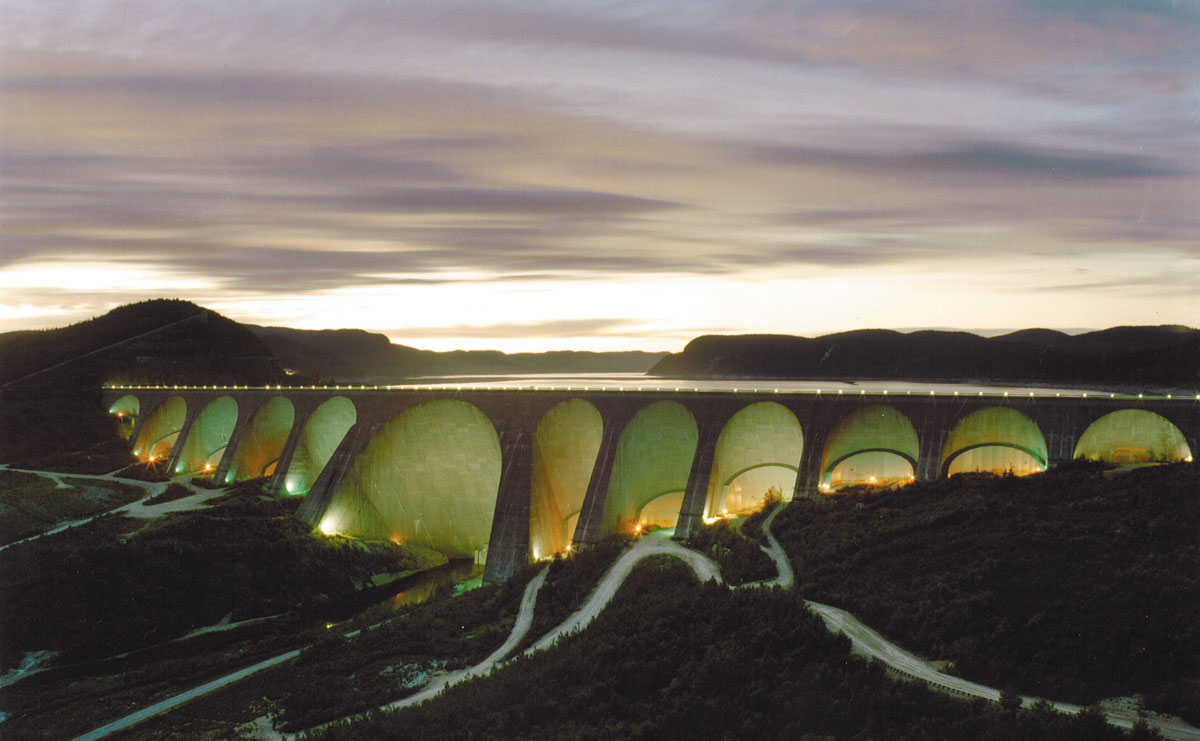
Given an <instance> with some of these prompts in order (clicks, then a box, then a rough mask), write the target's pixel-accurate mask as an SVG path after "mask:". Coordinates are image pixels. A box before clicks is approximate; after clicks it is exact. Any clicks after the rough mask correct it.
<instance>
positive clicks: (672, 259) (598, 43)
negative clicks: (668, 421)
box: [0, 0, 1200, 351]
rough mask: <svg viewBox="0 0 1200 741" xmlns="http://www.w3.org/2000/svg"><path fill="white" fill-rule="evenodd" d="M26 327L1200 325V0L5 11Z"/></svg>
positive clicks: (6, 197)
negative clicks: (194, 310)
mask: <svg viewBox="0 0 1200 741" xmlns="http://www.w3.org/2000/svg"><path fill="white" fill-rule="evenodd" d="M0 17H3V18H4V22H3V23H0V331H9V330H16V329H30V328H39V327H49V326H61V325H64V324H68V323H71V322H74V321H79V320H82V319H86V318H89V317H91V316H96V315H99V314H102V313H104V312H105V311H107V310H109V309H111V308H113V307H115V306H117V305H120V304H123V303H129V302H131V301H138V300H142V299H146V298H154V297H160V296H167V297H178V298H185V299H188V300H191V301H194V302H196V303H198V304H201V305H203V306H206V307H209V308H212V309H214V310H216V311H219V312H221V313H222V314H225V315H226V316H229V317H230V318H233V319H236V320H238V321H243V322H250V323H257V324H268V325H285V326H292V327H298V328H311V329H316V328H328V327H360V328H363V329H368V330H373V331H380V332H384V333H385V334H387V335H388V336H389V337H391V338H392V339H393V341H396V342H401V343H404V344H408V345H413V346H416V347H422V348H429V349H436V350H449V349H483V348H487V349H499V350H506V351H527V350H548V349H579V350H589V349H590V350H623V349H645V350H678V349H680V348H681V347H682V346H683V344H684V343H685V342H686V341H687V340H689V339H691V338H693V337H695V336H697V335H700V334H706V333H746V332H775V333H786V334H798V335H809V336H812V335H816V334H823V333H826V332H834V331H842V330H848V329H858V328H870V327H884V328H901V329H907V328H917V327H953V328H962V329H967V330H982V331H984V332H988V331H993V330H997V329H1016V328H1022V327H1052V328H1062V329H1078V328H1102V327H1108V326H1115V325H1121V324H1186V325H1190V326H1200V0H995V1H992V0H987V1H984V0H967V1H965V2H963V1H959V0H932V1H922V2H916V1H915V0H888V1H887V2H884V1H883V0H868V1H867V2H854V3H850V2H831V1H823V0H813V1H811V2H781V1H778V0H765V1H762V2H759V1H756V0H749V1H742V2H732V1H729V2H721V1H717V0H693V1H687V2H683V1H676V2H665V1H661V2H607V3H601V2H596V3H583V2H567V1H565V0H563V1H557V2H546V3H538V4H531V3H519V2H515V0H514V1H511V2H506V1H504V0H487V1H484V2H470V3H466V2H457V1H456V0H448V1H446V2H410V1H408V0H393V1H387V0H324V1H318V0H299V1H298V2H276V1H273V0H249V1H242V0H239V1H237V2H234V1H233V0H211V1H208V2H200V1H199V0H190V1H180V2H169V3H167V2H161V0H120V1H118V0H75V1H73V2H65V3H31V2H28V0H0Z"/></svg>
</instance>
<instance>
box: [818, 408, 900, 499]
mask: <svg viewBox="0 0 1200 741" xmlns="http://www.w3.org/2000/svg"><path fill="white" fill-rule="evenodd" d="M919 455H920V446H919V443H918V441H917V431H916V430H915V429H913V425H912V422H910V421H909V420H908V417H906V416H904V415H903V414H902V413H900V412H899V411H897V410H895V409H893V408H892V407H889V406H883V405H882V404H872V405H870V406H866V407H863V408H862V409H859V410H857V411H855V412H852V413H851V414H849V415H847V416H846V417H845V418H844V419H842V421H841V422H839V423H838V425H837V427H835V428H834V429H833V432H832V433H830V435H829V439H828V441H827V442H826V443H825V450H824V452H823V454H822V455H821V488H822V489H824V490H826V491H829V490H833V489H836V488H838V487H841V486H854V485H860V484H865V485H888V484H895V483H899V482H901V481H909V480H911V479H912V477H913V474H914V473H915V471H916V468H917V457H918V456H919Z"/></svg>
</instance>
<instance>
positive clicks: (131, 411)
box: [108, 394, 142, 440]
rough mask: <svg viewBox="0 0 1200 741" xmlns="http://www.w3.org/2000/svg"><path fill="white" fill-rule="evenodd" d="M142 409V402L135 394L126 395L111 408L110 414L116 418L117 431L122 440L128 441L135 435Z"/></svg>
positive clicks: (109, 409)
mask: <svg viewBox="0 0 1200 741" xmlns="http://www.w3.org/2000/svg"><path fill="white" fill-rule="evenodd" d="M141 409H142V403H141V401H139V400H138V398H137V397H136V396H134V395H133V394H125V395H124V396H122V397H121V398H120V399H117V400H116V401H114V402H113V403H112V405H111V406H109V408H108V413H109V414H110V415H112V416H113V417H116V419H117V423H118V428H117V431H118V434H120V436H121V438H122V439H124V440H128V439H129V438H130V437H131V436H132V435H133V428H134V427H136V426H137V418H138V414H139V413H141Z"/></svg>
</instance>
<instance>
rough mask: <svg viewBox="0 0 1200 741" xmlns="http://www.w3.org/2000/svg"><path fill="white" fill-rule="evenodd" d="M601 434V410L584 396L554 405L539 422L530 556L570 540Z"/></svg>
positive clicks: (556, 548)
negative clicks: (583, 397)
mask: <svg viewBox="0 0 1200 741" xmlns="http://www.w3.org/2000/svg"><path fill="white" fill-rule="evenodd" d="M603 435H604V420H603V418H602V417H601V416H600V412H599V411H598V410H597V409H596V407H595V406H593V405H592V404H591V403H590V402H587V401H584V400H583V399H570V400H568V401H564V402H560V403H558V404H556V405H554V407H553V408H551V409H550V411H548V412H546V415H545V416H544V417H542V420H541V422H539V423H538V426H537V430H536V431H535V432H534V435H533V467H532V470H531V472H530V502H529V553H530V555H531V556H532V557H533V558H534V560H537V559H541V558H545V557H546V556H549V555H552V554H555V553H559V552H562V551H564V550H566V549H567V546H568V545H570V543H571V540H572V538H573V537H574V535H575V525H576V523H578V521H579V511H580V509H581V508H582V507H583V499H584V496H585V495H586V494H587V487H588V480H589V479H590V478H591V475H592V468H593V467H594V466H595V463H596V454H597V453H598V452H599V451H600V440H601V438H602V437H603Z"/></svg>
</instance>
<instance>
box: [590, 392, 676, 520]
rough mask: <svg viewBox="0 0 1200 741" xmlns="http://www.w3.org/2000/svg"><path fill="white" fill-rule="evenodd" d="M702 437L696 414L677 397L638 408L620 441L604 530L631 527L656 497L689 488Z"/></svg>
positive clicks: (606, 506)
mask: <svg viewBox="0 0 1200 741" xmlns="http://www.w3.org/2000/svg"><path fill="white" fill-rule="evenodd" d="M699 438H700V435H699V430H698V428H697V426H696V420H695V418H693V417H692V413H691V412H689V411H688V410H687V407H685V406H683V405H682V404H680V403H679V402H677V401H657V402H654V403H653V404H650V405H649V406H646V407H644V408H642V409H641V410H639V411H638V413H637V414H635V415H634V416H633V419H631V420H630V421H629V424H627V425H626V426H625V429H624V430H623V431H622V432H621V439H620V441H619V442H618V443H617V454H616V456H615V458H614V459H613V468H612V475H611V477H610V478H609V482H608V493H607V496H606V497H605V499H604V519H603V521H602V529H601V532H603V533H612V532H617V531H618V530H625V531H631V530H633V529H634V528H636V527H637V521H638V515H639V513H640V512H642V510H643V509H644V508H645V506H646V505H647V504H649V503H650V502H651V501H652V500H654V499H657V498H659V497H661V496H664V495H666V494H670V493H673V492H681V491H686V490H687V483H688V474H689V473H691V469H692V459H693V458H694V457H695V455H696V444H697V442H698V441H699ZM680 502H681V503H682V499H680ZM678 517H679V512H678V510H676V512H675V519H678Z"/></svg>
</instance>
